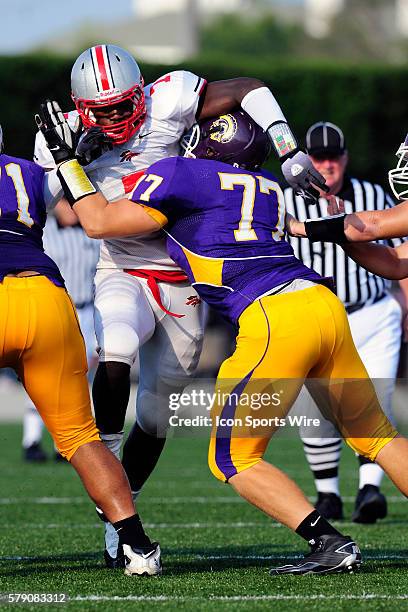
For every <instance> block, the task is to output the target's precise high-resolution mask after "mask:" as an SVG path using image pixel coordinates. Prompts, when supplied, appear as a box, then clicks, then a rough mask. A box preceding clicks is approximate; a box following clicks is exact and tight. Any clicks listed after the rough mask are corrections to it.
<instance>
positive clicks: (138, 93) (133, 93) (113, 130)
mask: <svg viewBox="0 0 408 612" xmlns="http://www.w3.org/2000/svg"><path fill="white" fill-rule="evenodd" d="M72 99H73V101H74V103H75V106H76V109H77V111H78V113H79V115H80V117H81V120H82V123H83V125H84V128H85V129H90V128H94V127H98V128H99V129H100V130H101V131H102V132H103V133H104V134H105V135H106V136H107V137H108V138H109V139H110V140H112V141H113V143H114V144H123V143H124V142H127V141H128V140H129V139H130V138H131V137H132V136H133V134H135V133H136V132H137V131H138V130H139V129H140V128H141V126H142V125H143V123H144V121H145V118H146V105H145V95H144V91H143V79H141V84H140V85H135V86H134V87H132V88H131V89H129V90H128V91H125V92H119V93H117V94H116V95H115V94H113V95H112V93H111V94H110V95H109V96H105V97H102V95H101V97H100V99H99V100H84V99H82V98H76V97H75V96H74V95H72ZM126 101H129V103H130V116H129V117H126V118H125V119H123V120H121V119H119V120H117V121H116V120H115V121H114V122H112V124H111V125H105V124H104V123H103V122H102V123H101V121H100V119H98V118H97V117H96V116H95V113H94V110H95V109H96V110H101V109H108V108H109V107H114V106H116V105H119V104H122V103H124V102H126Z"/></svg>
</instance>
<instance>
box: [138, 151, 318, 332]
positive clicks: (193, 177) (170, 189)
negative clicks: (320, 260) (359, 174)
mask: <svg viewBox="0 0 408 612" xmlns="http://www.w3.org/2000/svg"><path fill="white" fill-rule="evenodd" d="M132 200H133V201H134V202H138V203H140V204H143V205H144V206H145V209H146V211H147V212H148V213H149V214H151V215H152V216H153V217H154V218H155V219H156V220H157V221H159V222H160V223H161V224H162V225H163V226H164V230H165V232H166V234H167V236H168V239H167V250H168V253H169V255H170V257H172V259H174V261H176V262H177V263H178V264H179V266H180V267H181V268H183V270H184V271H185V272H186V274H187V275H188V278H189V280H190V282H191V284H192V285H194V287H195V288H196V290H197V291H198V293H199V295H200V296H201V297H202V298H203V300H205V301H206V302H207V303H208V304H210V305H211V306H212V307H214V308H216V309H217V310H218V311H220V312H221V313H222V314H223V315H224V316H225V317H227V318H228V319H230V320H232V321H234V322H235V321H237V319H238V317H239V315H240V314H241V313H242V311H243V310H244V309H245V308H246V307H247V306H249V305H250V304H251V303H252V302H253V301H254V300H256V299H258V298H259V297H261V296H264V295H267V294H268V293H273V290H274V289H276V288H277V287H280V286H281V285H285V284H287V283H290V282H291V281H293V280H295V279H306V280H310V281H313V282H316V283H321V282H323V279H322V277H321V276H319V274H317V273H316V272H314V271H313V270H311V269H310V268H307V267H306V266H304V265H303V264H302V263H301V262H300V261H299V260H298V259H297V258H296V257H295V255H294V253H293V249H292V247H291V246H290V245H289V243H288V242H286V240H285V230H284V227H285V205H284V199H283V195H282V191H281V189H280V187H279V185H278V183H277V182H276V179H275V177H274V176H272V175H271V174H269V173H268V172H265V171H263V170H262V171H258V172H250V171H247V170H242V169H240V168H235V167H233V166H231V165H229V164H225V163H222V162H216V161H210V160H206V159H189V158H184V157H170V158H167V159H163V160H161V161H159V162H156V163H155V164H153V165H152V166H150V167H149V168H148V170H147V171H146V175H145V176H144V177H143V179H142V180H140V182H139V183H138V184H137V186H136V189H135V191H134V192H133V194H132Z"/></svg>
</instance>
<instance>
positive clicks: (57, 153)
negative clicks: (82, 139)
mask: <svg viewBox="0 0 408 612" xmlns="http://www.w3.org/2000/svg"><path fill="white" fill-rule="evenodd" d="M35 122H36V124H37V126H38V128H39V129H40V130H41V132H42V133H43V134H44V138H45V140H46V142H47V146H48V148H49V150H50V151H51V153H52V156H53V158H54V160H55V163H57V164H60V163H61V162H63V161H67V160H68V159H73V158H74V157H75V147H76V141H77V132H75V131H74V130H71V128H70V126H69V125H68V122H67V120H66V119H65V117H64V115H63V113H62V111H61V109H60V106H59V104H58V102H56V101H55V100H46V101H45V102H44V103H42V104H40V112H39V113H38V114H37V115H35Z"/></svg>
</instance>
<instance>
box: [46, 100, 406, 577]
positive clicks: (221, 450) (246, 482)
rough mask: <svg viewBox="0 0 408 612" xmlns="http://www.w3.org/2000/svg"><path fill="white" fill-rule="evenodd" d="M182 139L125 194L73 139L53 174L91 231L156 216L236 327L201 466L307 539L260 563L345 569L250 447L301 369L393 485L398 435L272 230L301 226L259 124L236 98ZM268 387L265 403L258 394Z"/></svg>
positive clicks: (99, 233)
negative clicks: (99, 179) (271, 169)
mask: <svg viewBox="0 0 408 612" xmlns="http://www.w3.org/2000/svg"><path fill="white" fill-rule="evenodd" d="M63 128H64V125H63V117H62V115H61V114H59V113H58V111H57V110H56V108H55V106H54V105H53V104H48V105H47V108H46V109H43V129H44V134H45V136H46V138H47V140H48V141H49V142H50V143H51V144H52V146H53V147H58V142H59V141H61V143H62V144H61V148H63V146H64V144H63V137H62V134H63V131H62V130H63ZM184 149H185V151H186V155H187V157H173V158H167V159H164V160H161V161H159V162H156V163H154V164H153V165H152V166H150V167H149V169H148V170H147V172H146V174H145V175H144V177H142V178H141V180H140V181H139V182H138V184H137V186H136V188H135V190H134V192H133V194H132V198H131V199H132V202H129V201H128V200H125V199H122V200H119V201H117V202H115V203H113V204H109V202H107V200H106V199H105V198H104V197H103V196H102V194H101V193H97V192H96V189H95V188H94V187H93V185H92V183H91V182H90V181H89V180H88V179H87V177H86V175H85V173H84V171H83V170H82V169H81V168H80V166H79V165H78V162H77V161H76V160H75V159H72V152H71V155H70V156H68V155H67V156H66V161H63V162H62V163H61V164H60V165H59V169H58V175H59V178H60V180H61V183H62V185H63V188H64V193H65V195H66V197H67V199H68V201H69V202H70V203H71V205H72V206H73V207H74V209H75V212H76V213H77V214H78V217H79V219H80V221H81V223H82V225H83V227H84V228H85V230H86V232H87V233H88V235H90V236H91V237H95V238H96V237H98V238H100V237H104V236H120V235H123V234H125V235H132V234H137V233H145V232H150V231H154V230H158V229H159V228H164V231H165V233H166V235H167V248H168V252H169V254H170V255H171V257H172V258H173V259H174V260H175V261H176V262H177V263H178V264H179V265H180V266H181V267H182V268H183V270H184V271H185V272H186V274H187V276H188V278H189V280H190V282H191V283H192V284H193V285H194V287H195V288H196V290H197V291H198V293H199V295H200V296H201V297H202V298H203V299H204V300H205V301H206V302H208V303H209V304H210V305H211V306H213V307H214V308H216V309H217V310H219V311H220V312H221V313H222V314H223V315H224V316H225V317H226V318H228V319H230V320H231V321H233V322H234V323H236V324H237V325H238V326H239V333H238V336H237V345H236V350H235V352H234V354H233V355H232V356H231V357H230V358H229V359H227V360H226V361H225V362H224V363H223V364H222V366H221V369H220V372H219V374H218V379H217V383H216V394H215V396H216V402H215V405H214V406H213V408H212V415H211V416H212V426H213V431H212V435H211V441H210V448H209V465H210V469H211V471H212V472H213V474H214V475H215V476H216V477H217V478H218V479H219V480H221V481H223V482H228V483H230V484H231V486H232V487H233V488H234V489H235V490H236V491H237V493H238V494H240V495H241V496H242V497H243V498H244V499H246V500H247V501H249V502H250V503H252V504H253V505H255V506H256V507H258V508H260V509H262V510H263V511H264V512H265V513H266V514H268V515H269V516H270V517H272V518H274V519H276V520H278V521H280V522H281V523H283V524H284V525H286V526H288V527H290V528H291V529H293V530H294V531H296V533H297V534H299V535H300V536H301V537H303V538H304V539H305V540H306V541H307V542H309V544H310V546H311V547H312V551H311V553H310V554H309V555H308V556H307V557H306V558H305V559H304V560H302V561H301V562H300V563H294V564H288V565H285V566H282V567H279V568H274V569H273V570H272V573H274V574H305V573H330V572H349V571H352V570H353V568H356V567H358V566H359V565H360V563H361V554H360V550H359V548H358V546H357V545H356V543H355V542H354V541H353V540H352V539H351V538H350V537H349V536H344V535H342V534H341V533H340V532H339V531H337V530H336V529H335V528H334V527H333V526H331V525H330V524H329V523H328V522H327V521H326V520H325V519H324V518H323V517H322V516H320V515H319V514H318V512H317V511H316V510H315V509H314V508H313V507H312V506H311V504H310V503H309V502H308V500H307V499H306V498H305V497H304V495H303V493H302V492H301V491H300V489H299V488H298V487H297V485H296V484H295V483H294V482H293V481H292V480H291V479H289V478H288V476H286V475H285V474H284V473H283V472H282V471H280V470H278V469H277V468H276V467H274V466H272V465H270V464H269V463H267V462H266V461H264V460H263V455H264V452H265V450H266V447H267V445H268V442H269V440H270V438H271V436H272V435H273V433H274V432H275V431H276V430H277V429H278V427H279V425H280V424H282V421H283V422H284V421H285V417H286V415H287V413H288V411H289V409H290V407H291V405H292V403H293V402H294V400H295V399H296V397H297V395H298V393H299V391H300V388H301V386H302V384H303V382H304V380H305V379H306V378H308V379H311V380H312V382H313V385H314V389H315V392H316V393H320V394H321V396H322V397H323V398H324V399H325V400H326V406H327V415H326V416H328V417H329V418H331V419H332V420H333V421H334V422H335V423H336V426H337V427H338V428H339V431H341V432H342V435H343V437H344V438H345V439H346V440H347V442H348V443H349V445H350V446H351V447H352V448H353V449H354V450H356V451H358V452H359V453H360V454H362V455H364V456H367V457H369V458H370V459H372V460H376V461H377V462H378V463H379V464H380V465H381V466H382V467H383V469H384V470H385V471H386V472H387V473H388V475H389V476H390V477H391V479H392V480H393V481H394V482H395V484H396V485H397V486H398V487H399V488H400V490H401V491H403V492H404V493H405V494H407V493H408V476H407V470H406V467H405V466H406V465H407V464H408V440H406V439H404V438H402V437H399V436H397V432H396V430H395V429H394V427H393V426H392V425H391V423H390V422H389V421H388V419H387V418H386V416H385V415H384V413H383V412H382V410H381V408H380V405H379V403H378V400H377V397H376V395H375V390H374V387H373V385H372V383H371V381H370V379H369V377H368V374H367V372H366V370H365V368H364V366H363V364H362V362H361V360H360V358H359V356H358V353H357V351H356V348H355V346H354V344H353V340H352V337H351V332H350V329H349V326H348V322H347V316H346V313H345V310H344V307H343V305H342V303H341V302H340V300H338V298H337V297H336V296H335V295H334V293H333V292H332V291H331V290H330V289H329V288H328V287H327V286H326V285H327V279H323V278H322V277H320V276H319V275H318V274H317V273H315V272H313V271H312V270H310V269H309V268H307V267H305V266H304V265H303V264H301V263H300V261H299V260H297V259H296V257H295V256H294V254H293V250H292V248H291V247H290V245H289V244H288V243H287V242H286V241H285V240H284V235H285V231H286V229H288V230H289V231H291V232H295V233H296V232H297V228H300V230H302V231H303V225H302V224H299V223H298V222H296V220H293V219H292V218H286V215H285V208H284V201H283V197H282V192H281V189H280V187H279V185H278V183H277V182H276V179H275V178H274V177H273V176H272V175H270V174H269V173H268V172H266V171H264V170H262V169H261V165H262V163H263V162H264V160H265V159H266V157H267V156H268V153H269V145H268V140H267V137H266V135H265V133H264V132H263V131H262V130H261V129H260V128H259V127H258V126H257V124H256V123H255V122H254V121H253V120H252V119H251V118H250V117H249V116H248V115H247V114H246V113H244V112H243V111H236V112H233V113H228V114H226V115H222V116H220V117H218V118H216V119H212V120H209V121H205V122H203V123H202V124H201V125H200V126H197V127H196V128H194V130H193V132H192V133H191V134H190V135H189V137H188V138H187V139H186V140H185V143H184ZM300 233H301V232H300ZM260 394H261V395H262V394H265V395H266V396H268V397H269V399H270V401H269V402H267V403H266V405H264V406H262V407H261V408H260V409H259V406H258V409H257V411H256V417H257V418H258V420H259V422H260V423H261V426H258V427H257V428H253V417H254V412H253V410H252V408H251V400H250V401H249V403H248V401H247V398H248V396H249V397H250V398H251V397H255V395H256V396H257V397H258V396H259V395H260ZM276 394H277V395H278V396H280V397H279V401H278V402H275V401H272V399H271V398H276ZM244 396H245V398H246V399H245V402H244V401H243V398H244ZM128 451H129V449H128ZM282 492H284V495H282Z"/></svg>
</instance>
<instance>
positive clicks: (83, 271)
mask: <svg viewBox="0 0 408 612" xmlns="http://www.w3.org/2000/svg"><path fill="white" fill-rule="evenodd" d="M43 242H44V250H45V252H46V253H47V255H49V256H50V257H51V259H53V260H54V261H55V263H56V264H57V266H58V267H59V269H60V270H61V274H62V276H63V278H64V280H65V283H66V287H67V291H68V293H69V294H70V296H71V298H72V300H73V301H74V303H75V307H76V310H77V314H78V320H79V324H80V327H81V331H82V335H83V337H84V341H85V346H86V353H87V359H88V367H89V368H91V367H92V366H93V365H94V366H95V365H96V362H97V355H96V338H95V332H94V324H93V277H94V275H95V268H96V263H97V261H98V257H99V241H98V240H93V239H91V238H88V236H87V235H86V233H85V232H84V230H83V229H82V227H81V226H80V224H79V222H78V217H77V216H76V214H75V213H74V211H73V210H72V209H71V207H70V206H69V205H68V203H67V202H65V200H61V201H60V202H59V203H58V204H57V205H56V207H55V209H54V211H53V213H51V214H49V215H48V218H47V223H46V225H45V229H44V240H43ZM51 384H52V383H51ZM42 431H43V422H42V419H41V417H40V415H39V414H38V412H37V410H36V408H35V406H34V404H33V403H32V402H31V400H28V403H27V409H26V412H25V415H24V420H23V456H24V459H25V460H26V461H32V462H36V461H37V462H38V461H45V460H46V458H47V457H46V454H45V452H44V451H43V449H42V447H41V438H42ZM56 458H58V455H56Z"/></svg>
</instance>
